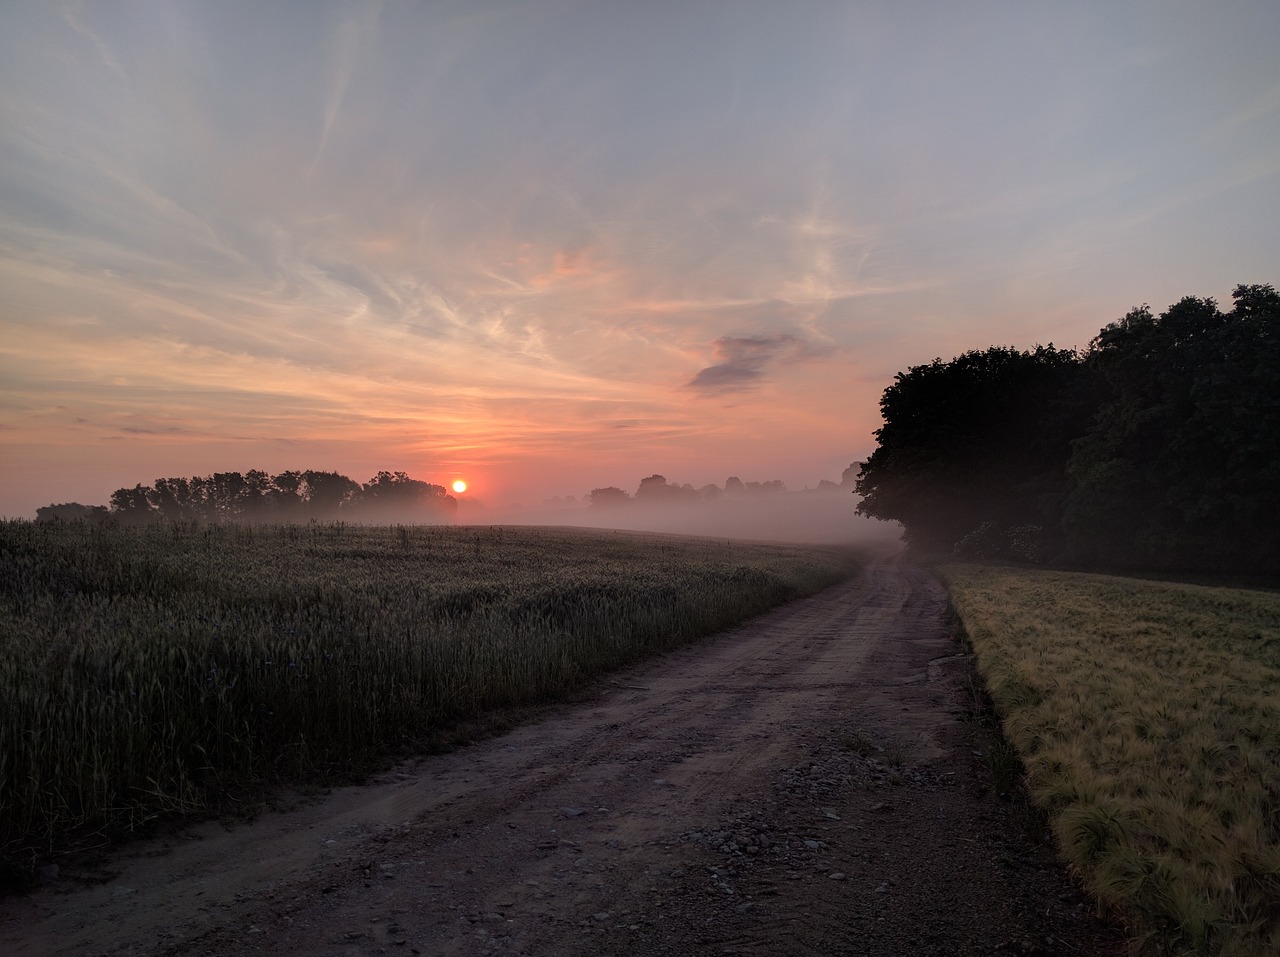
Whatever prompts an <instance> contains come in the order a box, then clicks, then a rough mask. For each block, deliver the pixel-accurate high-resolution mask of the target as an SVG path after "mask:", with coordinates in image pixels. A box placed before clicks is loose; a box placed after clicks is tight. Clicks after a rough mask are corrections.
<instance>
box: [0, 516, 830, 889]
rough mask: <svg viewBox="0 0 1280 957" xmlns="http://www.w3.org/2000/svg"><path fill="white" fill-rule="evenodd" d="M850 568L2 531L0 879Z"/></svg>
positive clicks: (737, 558) (27, 528)
mask: <svg viewBox="0 0 1280 957" xmlns="http://www.w3.org/2000/svg"><path fill="white" fill-rule="evenodd" d="M852 571H853V559H852V557H851V556H850V555H849V553H848V552H847V551H841V550H837V549H821V548H803V547H792V546H785V545H756V544H746V543H734V544H729V543H726V542H724V541H723V540H720V541H714V542H713V541H708V540H697V539H680V538H675V537H670V536H653V535H648V536H646V535H640V534H630V533H617V532H594V531H593V532H586V531H580V530H555V529H513V528H491V529H474V528H454V527H427V526H423V527H403V526H402V527H396V528H362V527H351V526H342V525H329V526H320V525H312V526H303V527H298V526H276V527H270V526H267V527H248V526H214V527H208V526H194V525H191V526H152V527H144V528H111V527H92V526H87V525H76V524H70V525H63V524H52V525H37V524H34V523H29V522H6V523H0V869H3V868H5V867H7V869H8V871H9V872H10V874H11V875H12V873H13V872H15V871H17V870H20V869H21V868H20V865H23V864H29V863H30V862H31V861H32V860H34V859H35V857H36V856H37V855H39V854H47V853H49V852H50V851H51V850H53V849H56V848H58V847H64V846H66V845H67V843H68V841H69V840H70V839H71V838H72V837H74V836H75V835H77V834H84V833H85V832H86V831H88V830H90V829H95V830H99V831H102V830H112V829H115V830H119V829H122V828H123V829H128V828H132V827H136V826H137V825H139V824H141V823H143V822H145V821H147V820H149V819H152V818H154V817H155V816H157V815H161V814H165V813H170V812H204V811H208V810H212V809H218V808H219V807H220V806H223V805H224V804H225V801H226V798H227V796H228V795H230V794H234V793H237V792H238V791H240V790H243V789H246V788H247V789H250V790H253V789H255V788H257V787H259V786H260V785H261V784H262V783H263V782H267V783H276V782H286V781H298V780H301V779H306V778H311V779H316V778H317V777H319V778H322V779H323V778H324V777H326V776H328V777H334V776H341V775H343V774H344V773H345V774H349V773H350V771H351V769H352V768H353V767H360V766H362V765H366V764H367V762H368V759H369V756H370V755H371V754H377V753H383V754H385V753H386V752H387V751H388V750H391V749H395V748H404V747H406V746H413V745H414V744H416V743H419V742H421V741H423V740H425V739H427V738H428V737H430V736H431V735H433V734H435V733H437V732H438V731H439V729H441V728H443V727H447V726H449V725H451V723H454V722H457V721H459V720H463V719H467V718H469V717H472V716H475V715H477V714H479V713H482V712H485V711H487V710H489V709H496V708H506V707H518V706H524V705H530V704H535V703H537V702H542V701H548V700H553V699H555V698H557V697H560V696H563V695H565V694H567V693H569V692H571V691H573V690H574V689H576V688H579V687H581V686H582V685H583V684H584V683H585V682H587V681H588V680H590V679H591V678H592V677H594V676H596V675H598V674H600V673H601V672H604V671H606V670H608V669H611V668H616V667H618V666H621V665H623V664H626V663H627V662H630V661H634V660H636V659H638V658H640V657H642V656H644V655H647V654H652V653H654V652H657V651H661V650H663V649H667V648H671V647H673V646H675V645H678V644H680V643H682V642H688V641H691V640H694V639H696V638H699V637H701V636H704V635H707V634H710V633H712V632H715V631H717V630H719V629H721V628H724V627H726V626H729V625H732V624H734V623H736V622H738V621H741V620H743V619H745V618H748V617H750V616H752V615H754V614H758V613H760V612H762V611H764V610H766V609H767V608H769V607H771V606H773V605H777V604H779V603H781V602H785V601H788V600H790V599H793V598H797V597H800V596H802V595H805V594H810V593H812V592H814V591H817V590H818V589H820V588H822V587H824V586H826V585H828V584H831V583H833V582H835V581H837V580H839V579H841V578H843V577H845V576H847V575H848V574H850V573H851V572H852Z"/></svg>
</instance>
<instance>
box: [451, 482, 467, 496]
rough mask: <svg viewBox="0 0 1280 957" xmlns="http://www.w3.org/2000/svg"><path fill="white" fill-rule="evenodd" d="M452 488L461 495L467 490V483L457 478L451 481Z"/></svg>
mask: <svg viewBox="0 0 1280 957" xmlns="http://www.w3.org/2000/svg"><path fill="white" fill-rule="evenodd" d="M453 490H454V491H455V492H457V493H458V494H459V495H461V494H462V493H463V492H465V491H466V490H467V483H466V482H464V481H462V479H458V480H457V481H455V482H454V483H453Z"/></svg>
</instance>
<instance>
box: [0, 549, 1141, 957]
mask: <svg viewBox="0 0 1280 957" xmlns="http://www.w3.org/2000/svg"><path fill="white" fill-rule="evenodd" d="M959 652H960V648H959V646H958V645H957V644H956V643H955V642H954V641H953V640H952V638H951V636H950V632H949V618H948V614H947V601H946V595H945V592H944V591H943V589H942V587H941V585H940V584H939V583H938V582H937V581H936V580H935V579H934V578H932V577H931V576H930V575H929V574H928V573H926V572H923V571H921V570H918V569H913V568H911V567H908V566H903V565H899V564H896V563H885V564H879V565H876V566H873V567H872V568H870V569H869V570H868V571H867V572H866V573H865V574H864V575H863V576H861V577H860V578H857V579H855V580H852V581H849V582H847V583H846V584H843V585H840V586H836V587H834V588H831V589H829V590H827V591H825V592H823V593H822V594H820V595H818V596H815V597H813V598H811V599H807V600H804V601H801V602H797V603H794V604H792V605H789V606H787V607H784V608H781V609H778V610H776V611H774V612H772V613H770V614H768V615H765V616H763V617H761V618H758V619H755V620H754V621H752V622H750V623H749V624H747V625H745V626H744V627H741V628H738V629H735V630H733V631H730V632H726V633H725V634H723V635H721V636H719V637H718V638H717V639H715V640H714V641H712V642H709V643H707V644H704V645H701V646H699V647H696V648H690V649H686V650H683V651H680V652H676V653H673V654H670V655H667V656H665V657H663V658H661V659H659V660H657V661H654V662H650V663H648V664H646V665H644V666H642V667H639V668H637V669H635V670H632V671H630V672H627V673H625V674H622V675H618V676H615V677H614V678H613V679H612V680H611V681H606V682H605V683H603V684H602V686H601V688H600V690H599V691H598V693H596V694H595V695H593V696H592V697H590V698H589V699H588V700H586V701H584V702H579V703H577V704H574V705H571V706H565V707H563V708H561V709H558V710H557V711H555V712H554V713H552V714H551V715H550V716H548V717H545V718H544V719H542V720H539V721H537V722H535V723H531V724H528V725H525V726H523V727H520V728H518V729H517V730H515V731H512V732H510V733H508V734H506V735H504V736H502V737H499V738H494V739H490V740H488V741H485V742H482V743H480V744H477V745H474V746H472V747H469V748H465V749H463V750H460V751H458V752H455V753H453V754H448V755H441V756H433V757H428V758H423V759H420V760H417V761H415V762H412V763H410V764H406V765H402V766H400V767H398V768H396V769H395V770H393V771H391V772H389V773H387V774H385V775H383V776H381V777H380V778H379V779H377V780H375V781H373V782H371V783H370V784H368V785H366V786H361V787H354V788H345V789H341V790H337V791H334V792H332V793H331V794H329V795H328V796H326V797H325V798H324V799H323V800H320V801H316V802H312V803H309V804H303V805H302V806H299V807H296V808H294V809H292V810H290V811H288V812H283V813H278V814H271V815H268V816H265V817H263V818H261V819H259V820H257V821H255V822H252V823H246V824H240V825H237V826H233V827H231V828H229V829H228V828H226V827H223V826H222V825H219V824H212V823H211V824H206V825H203V826H200V827H196V828H192V829H189V830H187V831H184V832H182V833H181V834H179V835H177V836H171V837H170V838H168V839H166V840H154V841H150V842H143V843H140V844H138V845H135V846H132V847H129V848H127V849H124V850H122V851H120V852H118V853H116V854H115V855H113V857H112V859H111V860H110V861H109V863H108V866H107V870H108V874H107V875H105V876H107V877H108V878H109V879H106V880H104V881H102V882H99V883H93V882H91V881H88V880H86V879H85V878H87V877H91V876H93V875H85V874H81V875H76V874H72V873H68V872H65V871H64V873H63V874H62V876H61V877H60V878H59V879H58V880H57V881H55V882H54V883H53V884H52V885H50V886H48V887H45V888H42V889H41V890H39V891H37V892H35V893H31V894H28V895H26V896H23V897H17V898H10V899H8V900H4V901H0V952H2V953H4V954H7V955H12V957H32V955H52V954H57V955H73V954H83V955H89V954H93V955H119V954H137V955H170V954H172V955H178V954H182V955H188V954H211V955H215V954H216V955H229V954H245V955H266V954H316V955H357V954H359V955H364V954H430V955H462V954H468V955H471V954H493V955H532V957H541V955H552V954H555V955H588V954H590V955H597V954H636V955H711V954H715V955H732V954H742V955H747V954H757V955H764V954H770V955H792V954H795V955H800V954H815V955H817V954H824V955H825V954H866V955H872V954H886V955H890V954H892V955H897V954H920V955H924V954H938V955H943V954H945V955H952V957H959V955H969V954H973V955H977V954H1004V953H1008V954H1026V955H1050V954H1052V955H1058V954H1061V955H1080V954H1106V955H1118V954H1119V953H1121V951H1122V945H1121V942H1120V938H1119V937H1118V935H1116V934H1115V933H1114V932H1113V931H1111V930H1108V929H1107V928H1105V927H1103V926H1102V925H1101V924H1099V923H1098V922H1097V921H1096V920H1095V919H1094V918H1093V916H1092V914H1091V912H1090V909H1089V907H1088V905H1087V904H1086V902H1085V901H1084V899H1083V898H1082V897H1080V895H1079V894H1078V893H1077V892H1076V891H1075V890H1074V889H1073V887H1072V886H1071V883H1070V882H1069V881H1068V879H1067V878H1066V876H1065V875H1064V873H1063V872H1062V870H1061V869H1060V868H1059V867H1057V865H1056V864H1055V863H1054V862H1053V858H1052V852H1051V849H1050V848H1048V847H1047V846H1046V845H1045V844H1044V843H1043V842H1042V840H1040V839H1039V838H1038V834H1037V832H1038V830H1039V829H1038V826H1037V824H1036V821H1035V819H1034V816H1032V815H1029V814H1027V813H1026V812H1025V810H1020V809H1019V806H1018V803H1017V802H1016V801H1014V802H1009V801H1007V800H1003V799H1002V798H1001V797H999V796H997V795H996V794H995V793H993V790H992V788H991V785H990V780H991V775H990V771H989V770H988V768H987V766H986V764H984V760H983V754H984V753H985V751H986V749H987V748H989V747H990V746H991V743H992V742H991V741H990V740H989V738H988V737H987V736H986V735H987V732H985V731H984V730H983V729H982V728H981V726H980V725H978V724H976V723H975V722H973V721H971V720H966V714H967V713H968V712H967V709H966V696H965V692H964V685H965V683H966V682H967V681H969V676H970V675H971V669H972V665H971V662H969V660H968V659H967V658H965V657H964V656H963V655H961V654H960V653H959Z"/></svg>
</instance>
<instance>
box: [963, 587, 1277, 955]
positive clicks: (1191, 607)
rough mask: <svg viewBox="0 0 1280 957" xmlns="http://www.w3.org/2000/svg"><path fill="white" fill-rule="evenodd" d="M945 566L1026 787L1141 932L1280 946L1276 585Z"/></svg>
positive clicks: (1085, 869) (1079, 866)
mask: <svg viewBox="0 0 1280 957" xmlns="http://www.w3.org/2000/svg"><path fill="white" fill-rule="evenodd" d="M943 575H944V578H945V579H946V581H947V584H948V586H949V588H950V590H951V595H952V600H953V602H954V604H955V607H956V610H957V612H958V614H959V616H960V618H961V620H962V622H963V623H964V626H965V629H966V631H967V632H968V636H969V639H970V640H971V641H972V642H973V646H974V649H975V651H976V652H977V656H978V663H979V669H980V671H981V672H982V675H983V678H984V679H985V681H986V684H987V688H988V690H989V691H990V694H991V697H992V699H993V700H994V701H995V704H996V707H997V708H998V709H999V711H1000V713H1001V715H1002V716H1003V727H1004V731H1005V735H1006V737H1007V738H1008V740H1009V741H1010V742H1011V743H1012V745H1013V746H1014V747H1015V748H1016V749H1017V751H1018V752H1019V754H1020V755H1021V757H1022V760H1023V763H1024V765H1025V767H1026V770H1027V782H1028V788H1029V790H1030V793H1031V796H1032V799H1033V800H1034V801H1036V802H1037V803H1038V804H1039V805H1041V806H1042V807H1044V808H1045V809H1046V810H1047V811H1048V812H1049V814H1050V817H1051V820H1052V826H1053V829H1054V833H1055V836H1056V838H1057V841H1058V843H1059V846H1060V849H1061V851H1062V853H1063V855H1064V856H1065V857H1066V858H1067V860H1068V861H1069V862H1070V864H1071V865H1072V866H1073V867H1074V868H1075V869H1076V871H1077V872H1078V873H1079V875H1080V876H1081V878H1082V879H1083V880H1084V882H1085V884H1086V885H1087V886H1088V888H1089V889H1090V890H1091V891H1092V892H1093V894H1095V895H1096V896H1097V898H1098V899H1099V900H1100V901H1101V902H1103V903H1104V904H1106V905H1108V906H1110V907H1112V908H1114V910H1115V911H1116V913H1118V914H1119V915H1121V916H1122V917H1124V918H1125V919H1127V920H1128V921H1129V922H1130V925H1131V926H1132V928H1133V935H1134V938H1135V941H1136V942H1137V943H1138V945H1139V947H1140V948H1145V949H1146V950H1147V951H1149V952H1165V953H1191V954H1204V955H1220V957H1261V955H1264V954H1266V955H1272V954H1277V953H1280V594H1277V593H1275V592H1265V591H1249V590H1240V589H1225V588H1206V587H1201V586H1196V585H1187V584H1174V583H1167V582H1154V581H1141V580H1137V579H1128V578H1117V577H1109V576H1099V575H1083V574H1068V573H1056V572H1045V571H1026V570H1015V569H1008V568H996V567H983V566H974V565H951V566H945V567H944V568H943Z"/></svg>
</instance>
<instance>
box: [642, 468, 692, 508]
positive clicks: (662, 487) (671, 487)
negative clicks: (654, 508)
mask: <svg viewBox="0 0 1280 957" xmlns="http://www.w3.org/2000/svg"><path fill="white" fill-rule="evenodd" d="M699 497H700V496H699V495H698V490H697V489H695V488H694V487H693V486H692V485H689V484H684V485H675V484H672V483H669V482H667V479H666V477H665V476H662V475H650V476H649V477H648V478H645V479H641V480H640V487H639V488H637V489H636V495H635V500H636V501H637V502H639V503H641V504H644V505H672V504H675V503H678V502H696V501H698V499H699Z"/></svg>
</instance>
